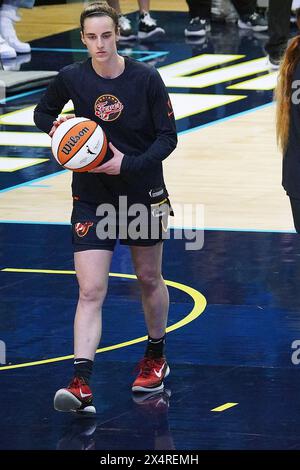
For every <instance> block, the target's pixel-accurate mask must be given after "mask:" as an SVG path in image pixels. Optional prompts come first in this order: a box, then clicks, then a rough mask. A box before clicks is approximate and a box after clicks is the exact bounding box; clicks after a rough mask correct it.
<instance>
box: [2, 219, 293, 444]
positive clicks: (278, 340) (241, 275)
mask: <svg viewBox="0 0 300 470" xmlns="http://www.w3.org/2000/svg"><path fill="white" fill-rule="evenodd" d="M0 234H1V240H2V241H3V246H5V250H4V249H3V250H2V251H1V261H0V262H1V271H0V276H1V283H0V285H1V288H0V289H1V294H2V295H1V304H0V312H1V314H0V315H1V336H0V338H1V340H2V341H4V342H5V343H6V346H7V351H6V353H7V361H6V362H7V364H6V366H4V368H3V366H2V368H1V369H0V374H1V383H2V391H3V390H9V394H8V395H6V397H5V403H6V405H5V407H2V408H1V411H0V415H1V416H0V421H1V423H2V433H1V438H0V448H1V449H49V450H50V449H77V448H91V449H98V450H104V449H106V450H107V449H112V450H113V449H127V450H131V449H145V448H146V449H152V450H154V449H161V448H163V449H177V450H180V449H186V450H188V449H198V450H201V449H207V450H210V449H211V450H212V449H274V448H276V449H299V448H300V441H299V436H298V416H299V412H300V409H299V401H298V400H295V390H297V389H298V388H299V387H300V369H299V367H300V366H297V365H294V364H293V363H292V360H291V357H292V353H293V349H292V348H291V345H292V342H293V341H294V340H296V339H298V338H300V322H299V313H298V312H299V307H300V298H299V295H298V291H299V289H298V283H297V277H298V272H299V263H298V258H299V253H300V241H299V239H298V237H297V235H295V234H270V233H247V232H243V233H239V232H229V231H228V232H220V231H219V232H217V231H208V232H206V233H205V243H204V247H203V249H202V250H200V251H197V252H195V251H194V252H192V251H185V249H184V240H174V239H173V240H168V241H166V242H165V254H164V278H165V279H166V280H169V281H173V282H176V283H178V285H179V284H181V285H185V286H188V287H191V288H193V289H194V290H195V291H198V292H199V293H201V294H202V295H203V296H204V297H205V298H206V300H207V302H208V306H207V307H206V308H205V309H204V311H203V313H201V314H200V315H198V316H197V315H196V317H195V318H194V319H193V320H192V321H190V323H188V324H186V325H185V326H183V327H181V328H178V329H176V330H175V331H172V332H170V333H169V334H168V340H167V357H168V361H169V363H170V367H171V374H170V376H169V378H168V379H166V381H165V385H166V387H165V391H164V392H160V393H158V394H154V395H152V396H151V395H150V396H149V395H142V397H140V396H138V395H137V396H136V395H133V394H132V393H131V389H130V386H131V382H132V380H133V379H134V373H133V371H134V367H135V365H136V363H137V362H138V360H139V359H140V357H141V355H142V354H143V350H144V343H143V342H139V343H136V344H133V345H126V342H128V341H129V340H132V339H135V338H140V337H142V336H143V335H144V334H145V327H144V320H143V314H142V309H141V304H140V299H139V291H138V287H137V283H136V281H135V280H134V279H128V278H126V275H130V274H132V272H133V271H132V266H131V261H130V256H129V251H127V249H126V247H120V246H119V247H118V248H117V250H116V252H115V254H114V258H113V263H112V267H111V272H112V273H123V274H124V276H125V277H121V278H116V277H111V279H110V287H109V292H108V297H107V299H106V302H105V306H104V313H103V318H104V325H103V331H104V333H103V338H102V341H101V348H109V347H110V346H113V345H119V346H120V347H118V349H115V350H108V351H105V352H101V353H99V354H98V355H97V356H96V363H95V372H94V376H93V380H92V388H93V391H94V395H95V404H96V407H97V415H96V417H95V419H92V420H80V419H76V418H74V417H73V416H69V415H65V414H60V413H57V412H55V411H54V410H53V403H52V399H53V395H54V393H55V391H56V389H57V388H59V387H60V386H63V385H65V384H66V381H68V380H69V378H70V377H71V374H72V361H71V359H64V356H68V355H70V354H72V334H73V332H72V322H73V316H74V309H75V306H76V300H77V284H76V279H75V276H74V275H73V274H69V273H68V274H57V273H55V271H57V270H60V271H72V270H73V262H72V253H71V251H70V243H69V238H70V227H69V226H62V225H61V226H55V225H51V226H47V225H32V224H28V225H27V224H1V225H0ZM254 247H256V249H255V250H254ZM257 247H258V248H257ZM249 253H252V256H251V257H250V256H249ZM263 266H265V269H264V268H263ZM6 268H13V269H19V270H24V269H32V270H42V271H43V270H48V271H49V270H50V271H54V273H45V272H31V273H30V272H16V271H11V272H9V271H4V269H6ZM169 291H170V300H171V307H170V317H169V325H172V324H176V322H178V321H180V320H182V319H183V318H185V317H186V316H187V315H188V314H189V312H191V311H192V309H193V307H194V299H193V298H192V297H191V296H190V295H189V294H187V293H186V292H183V291H182V290H180V289H179V288H174V287H170V288H169ZM198 309H199V312H200V310H201V305H200V304H198ZM199 312H197V313H199ZM51 358H52V359H53V358H57V359H56V360H55V361H54V362H50V363H49V362H47V361H48V360H49V359H51ZM59 359H63V360H59ZM35 361H41V364H40V365H34V364H33V365H30V363H31V362H33V363H34V362H35ZM28 363H29V364H28ZM22 364H23V365H25V367H20V365H22ZM26 364H27V365H26ZM13 365H19V366H18V367H16V368H7V366H13ZM291 384H293V386H291ZM24 403H26V406H24ZM228 404H230V405H228ZM222 406H225V409H224V410H223V411H222V410H221V411H212V410H213V409H215V408H218V407H222ZM226 406H227V408H226ZM25 429H26V432H25Z"/></svg>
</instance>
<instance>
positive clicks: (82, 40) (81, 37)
mask: <svg viewBox="0 0 300 470" xmlns="http://www.w3.org/2000/svg"><path fill="white" fill-rule="evenodd" d="M80 39H81V42H82V43H83V44H84V45H85V46H86V43H85V40H84V38H83V34H82V31H80Z"/></svg>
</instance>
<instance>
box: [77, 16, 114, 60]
mask: <svg viewBox="0 0 300 470" xmlns="http://www.w3.org/2000/svg"><path fill="white" fill-rule="evenodd" d="M81 40H82V42H83V44H85V45H86V47H87V48H88V50H89V53H90V54H91V56H92V58H93V59H94V60H96V61H97V62H99V63H103V62H106V61H108V60H109V59H110V58H111V57H112V56H113V55H116V54H117V44H116V41H117V32H116V27H115V24H114V22H113V20H112V19H111V18H110V17H109V16H100V17H99V16H94V17H91V18H86V19H85V21H84V30H83V32H81Z"/></svg>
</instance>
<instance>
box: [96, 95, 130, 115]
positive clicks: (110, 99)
mask: <svg viewBox="0 0 300 470" xmlns="http://www.w3.org/2000/svg"><path fill="white" fill-rule="evenodd" d="M123 109H124V106H123V104H122V103H121V101H120V100H118V98H116V96H114V95H101V96H99V98H97V100H96V102H95V115H96V116H97V117H98V118H100V119H102V121H115V120H116V119H118V117H119V116H120V114H121V112H122V111H123Z"/></svg>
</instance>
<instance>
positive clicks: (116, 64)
mask: <svg viewBox="0 0 300 470" xmlns="http://www.w3.org/2000/svg"><path fill="white" fill-rule="evenodd" d="M92 66H93V69H94V70H95V72H96V73H97V74H98V75H100V76H101V77H103V78H111V79H113V78H117V77H118V76H119V75H121V74H122V73H123V72H124V69H125V59H124V57H121V56H119V55H115V56H113V57H112V58H111V59H110V60H109V61H107V62H105V63H104V62H102V63H99V62H97V60H95V59H94V58H92Z"/></svg>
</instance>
